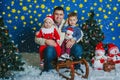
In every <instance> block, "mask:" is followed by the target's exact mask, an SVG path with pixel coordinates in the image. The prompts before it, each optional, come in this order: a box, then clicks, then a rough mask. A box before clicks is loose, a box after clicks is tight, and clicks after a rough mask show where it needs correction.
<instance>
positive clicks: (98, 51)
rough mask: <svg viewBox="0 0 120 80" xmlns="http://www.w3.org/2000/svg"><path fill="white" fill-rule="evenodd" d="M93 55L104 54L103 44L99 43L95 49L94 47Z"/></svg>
mask: <svg viewBox="0 0 120 80" xmlns="http://www.w3.org/2000/svg"><path fill="white" fill-rule="evenodd" d="M95 53H96V54H97V53H101V54H104V53H105V49H104V48H103V43H102V42H99V43H98V44H97V45H96V47H95Z"/></svg>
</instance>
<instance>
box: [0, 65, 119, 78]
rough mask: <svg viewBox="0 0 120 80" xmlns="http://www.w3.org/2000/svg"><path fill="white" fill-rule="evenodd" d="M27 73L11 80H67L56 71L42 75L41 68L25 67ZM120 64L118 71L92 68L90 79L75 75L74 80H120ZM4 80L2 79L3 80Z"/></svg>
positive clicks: (18, 73) (19, 73)
mask: <svg viewBox="0 0 120 80" xmlns="http://www.w3.org/2000/svg"><path fill="white" fill-rule="evenodd" d="M24 68H25V71H20V72H14V73H15V75H14V78H12V79H9V80H65V79H64V78H62V77H61V76H59V75H58V73H57V72H56V71H55V70H51V71H50V72H43V73H42V75H40V72H41V70H40V68H39V67H33V66H29V65H24ZM119 75H120V64H119V65H116V69H115V70H113V71H111V72H104V71H102V70H99V71H98V70H93V69H92V68H91V67H90V73H89V77H88V79H82V78H81V77H79V76H77V75H75V79H74V80H120V76H119ZM1 80H2V79H1Z"/></svg>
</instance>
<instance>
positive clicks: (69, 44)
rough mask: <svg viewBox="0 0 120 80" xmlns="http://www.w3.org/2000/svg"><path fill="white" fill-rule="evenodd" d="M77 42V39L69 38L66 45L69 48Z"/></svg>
mask: <svg viewBox="0 0 120 80" xmlns="http://www.w3.org/2000/svg"><path fill="white" fill-rule="evenodd" d="M74 43H75V40H73V39H72V40H69V41H68V42H67V44H66V47H67V48H71V47H72V46H73V44H74Z"/></svg>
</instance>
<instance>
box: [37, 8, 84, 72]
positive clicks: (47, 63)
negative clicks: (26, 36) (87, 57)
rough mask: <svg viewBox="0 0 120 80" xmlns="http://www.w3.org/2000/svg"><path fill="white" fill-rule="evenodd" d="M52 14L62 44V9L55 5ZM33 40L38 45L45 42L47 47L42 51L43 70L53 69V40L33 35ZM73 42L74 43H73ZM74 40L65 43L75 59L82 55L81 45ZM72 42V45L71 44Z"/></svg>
mask: <svg viewBox="0 0 120 80" xmlns="http://www.w3.org/2000/svg"><path fill="white" fill-rule="evenodd" d="M53 16H54V22H55V24H56V28H57V30H58V32H59V34H60V44H62V41H63V40H64V36H65V33H63V32H61V29H62V27H63V26H64V24H65V20H64V9H63V8H62V7H60V6H58V7H56V8H55V9H54V11H53ZM35 42H36V43H37V44H39V45H43V44H47V45H48V47H47V48H46V49H45V51H44V56H43V57H44V70H45V71H49V70H50V69H53V66H52V64H51V62H52V61H53V60H55V59H56V57H57V56H56V51H55V49H54V47H53V45H55V42H54V40H45V39H44V38H37V37H35ZM74 43H75V44H74ZM76 43H77V42H75V41H69V42H68V43H67V47H68V48H69V47H72V48H71V52H70V53H71V54H70V55H72V56H74V57H75V59H78V58H79V57H80V56H81V55H82V47H81V46H80V45H78V44H76ZM73 44H74V45H73Z"/></svg>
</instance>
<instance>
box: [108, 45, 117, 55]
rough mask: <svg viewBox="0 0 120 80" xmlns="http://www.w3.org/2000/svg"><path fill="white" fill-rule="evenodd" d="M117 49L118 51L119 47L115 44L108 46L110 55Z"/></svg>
mask: <svg viewBox="0 0 120 80" xmlns="http://www.w3.org/2000/svg"><path fill="white" fill-rule="evenodd" d="M116 48H117V49H118V47H117V46H116V45H115V44H113V43H109V44H108V52H109V53H110V51H111V50H113V49H116Z"/></svg>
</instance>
